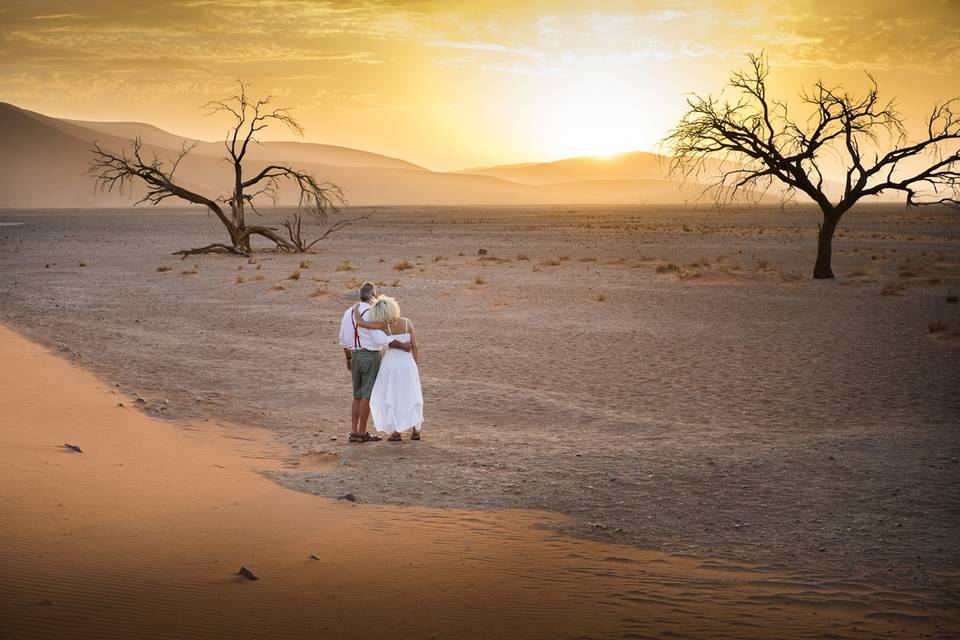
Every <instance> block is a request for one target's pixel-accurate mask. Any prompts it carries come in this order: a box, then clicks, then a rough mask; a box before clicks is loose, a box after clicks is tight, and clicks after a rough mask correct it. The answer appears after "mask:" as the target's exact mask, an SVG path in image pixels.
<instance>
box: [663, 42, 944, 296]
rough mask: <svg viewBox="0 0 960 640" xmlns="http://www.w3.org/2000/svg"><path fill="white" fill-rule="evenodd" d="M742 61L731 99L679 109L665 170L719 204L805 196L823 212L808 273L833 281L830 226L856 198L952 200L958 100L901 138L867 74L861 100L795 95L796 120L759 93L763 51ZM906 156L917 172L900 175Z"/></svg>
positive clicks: (815, 91) (827, 93)
mask: <svg viewBox="0 0 960 640" xmlns="http://www.w3.org/2000/svg"><path fill="white" fill-rule="evenodd" d="M748 59H749V62H750V65H749V68H748V69H747V70H746V71H743V72H737V73H734V74H733V75H732V77H731V78H730V81H729V87H730V88H731V89H733V90H734V92H735V93H736V94H737V97H736V100H735V101H730V100H729V99H723V98H722V97H719V98H718V97H713V96H709V95H708V96H699V95H692V96H690V97H688V99H687V106H688V111H687V113H686V114H685V115H684V116H683V118H682V119H681V120H680V122H679V123H678V124H677V126H676V127H675V128H674V129H673V130H672V131H671V132H670V134H669V135H668V136H667V137H666V138H665V139H664V141H663V142H664V144H665V145H666V146H667V147H668V148H671V150H672V152H673V158H672V161H671V172H672V173H674V174H677V175H681V176H683V177H684V178H686V179H695V180H701V179H703V178H704V177H705V176H706V179H707V183H708V186H707V189H705V193H710V194H712V195H713V198H714V200H715V202H716V203H717V204H719V205H722V204H725V203H728V202H733V201H735V200H737V199H738V198H741V197H747V198H753V199H755V198H759V197H762V196H763V195H765V194H767V193H769V191H770V190H771V189H772V188H773V187H774V186H777V185H780V187H781V188H782V191H781V198H782V200H783V201H785V200H787V199H789V198H792V197H793V194H794V193H795V192H801V193H803V194H805V195H806V196H807V197H809V198H810V199H811V200H813V201H814V202H815V203H816V204H817V205H818V206H819V207H820V209H821V211H822V212H823V216H824V221H823V223H822V224H821V225H820V229H821V231H820V236H819V241H818V254H817V264H816V266H815V268H814V277H817V278H820V277H826V278H829V277H833V271H832V269H831V266H830V246H831V245H830V242H831V239H832V236H833V232H834V230H835V229H836V227H837V224H838V223H839V221H840V218H841V217H842V216H843V214H844V213H846V212H847V211H848V210H850V208H851V207H853V206H854V205H855V204H856V203H857V202H858V201H859V200H861V199H862V198H865V197H871V196H876V195H879V194H881V193H883V192H885V191H899V192H902V193H904V194H905V200H906V204H907V205H910V206H919V205H922V204H949V205H954V206H960V113H958V107H960V98H954V99H951V100H948V101H946V102H943V103H940V104H938V105H936V106H935V107H934V109H933V111H932V113H931V115H930V116H929V118H928V120H927V137H926V138H925V139H923V140H920V141H918V142H915V143H913V144H907V143H906V131H905V128H904V126H903V121H902V118H901V116H900V114H899V113H898V112H897V110H896V107H895V104H894V103H893V101H887V102H883V101H881V100H880V97H879V89H878V86H877V82H876V80H875V79H874V78H873V76H871V75H869V74H868V75H867V79H868V82H869V88H868V90H867V92H866V94H865V95H862V96H855V95H852V94H850V93H848V92H846V91H844V90H843V89H842V88H840V87H829V86H827V85H825V84H824V83H823V82H817V83H816V84H815V85H814V86H813V88H812V89H811V90H809V91H805V92H803V93H802V94H801V95H800V103H801V104H802V105H804V106H805V107H806V108H808V109H809V110H810V111H812V113H811V115H810V116H809V117H808V118H807V120H806V122H803V123H801V122H798V121H797V120H795V119H794V118H793V117H792V116H791V115H790V113H789V110H788V108H787V105H786V103H785V102H779V101H774V100H771V99H770V98H769V97H768V94H767V82H766V81H767V77H768V75H769V72H770V70H769V66H768V65H767V62H766V59H765V57H764V56H763V55H762V54H761V55H750V56H748ZM885 144H889V145H891V146H893V149H891V150H890V151H888V152H886V153H885V154H883V155H880V154H879V153H875V154H874V159H873V161H872V162H871V161H870V160H869V159H868V158H867V157H866V156H865V154H866V153H869V151H870V150H875V149H879V148H881V147H883V146H884V145H885ZM829 157H833V158H834V159H839V160H840V162H841V164H842V165H843V166H844V169H843V174H842V175H843V178H842V179H843V183H842V192H841V193H840V194H839V195H836V196H834V197H833V198H832V199H831V197H830V196H829V195H828V189H827V188H826V186H827V181H826V180H825V171H824V169H823V166H824V165H823V162H824V160H825V159H827V158H829ZM911 160H913V161H915V163H916V162H922V163H924V164H923V166H924V167H925V168H922V169H918V168H916V167H914V168H913V169H912V170H909V171H908V170H907V169H906V168H905V165H906V164H908V163H909V161H911ZM901 163H902V164H901Z"/></svg>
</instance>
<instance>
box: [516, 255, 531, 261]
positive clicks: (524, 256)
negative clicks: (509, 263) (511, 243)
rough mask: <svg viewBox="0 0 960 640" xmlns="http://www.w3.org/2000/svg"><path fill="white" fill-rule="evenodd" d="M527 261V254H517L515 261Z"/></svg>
mask: <svg viewBox="0 0 960 640" xmlns="http://www.w3.org/2000/svg"><path fill="white" fill-rule="evenodd" d="M529 259H530V257H529V256H527V254H525V253H519V254H517V260H529Z"/></svg>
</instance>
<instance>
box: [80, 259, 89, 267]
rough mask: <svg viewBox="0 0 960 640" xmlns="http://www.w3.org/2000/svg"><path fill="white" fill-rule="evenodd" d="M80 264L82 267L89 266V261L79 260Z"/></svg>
mask: <svg viewBox="0 0 960 640" xmlns="http://www.w3.org/2000/svg"><path fill="white" fill-rule="evenodd" d="M79 264H80V266H81V267H85V266H87V263H86V262H84V261H83V260H81V261H80V262H79Z"/></svg>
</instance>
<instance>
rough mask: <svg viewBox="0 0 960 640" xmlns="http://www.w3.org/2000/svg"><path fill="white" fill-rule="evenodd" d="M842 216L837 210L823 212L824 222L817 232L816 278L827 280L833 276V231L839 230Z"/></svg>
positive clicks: (814, 274)
mask: <svg viewBox="0 0 960 640" xmlns="http://www.w3.org/2000/svg"><path fill="white" fill-rule="evenodd" d="M838 222H840V216H839V215H837V214H836V213H835V212H827V211H824V212H823V224H821V225H820V232H819V233H818V234H817V262H816V264H814V266H813V277H814V279H815V280H825V279H828V278H832V277H833V268H832V267H831V261H832V254H833V232H834V231H836V230H837V223H838Z"/></svg>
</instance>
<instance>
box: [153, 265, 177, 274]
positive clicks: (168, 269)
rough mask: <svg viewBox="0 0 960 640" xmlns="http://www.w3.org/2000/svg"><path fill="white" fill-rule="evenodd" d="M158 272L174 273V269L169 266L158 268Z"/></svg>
mask: <svg viewBox="0 0 960 640" xmlns="http://www.w3.org/2000/svg"><path fill="white" fill-rule="evenodd" d="M157 271H159V272H160V273H166V272H167V271H173V267H167V266H163V267H157Z"/></svg>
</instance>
